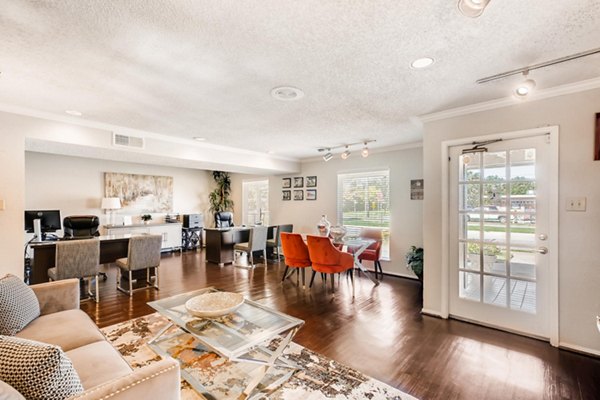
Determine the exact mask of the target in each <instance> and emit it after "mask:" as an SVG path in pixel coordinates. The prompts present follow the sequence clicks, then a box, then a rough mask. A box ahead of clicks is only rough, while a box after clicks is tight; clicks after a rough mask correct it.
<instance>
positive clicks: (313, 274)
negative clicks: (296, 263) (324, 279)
mask: <svg viewBox="0 0 600 400" xmlns="http://www.w3.org/2000/svg"><path fill="white" fill-rule="evenodd" d="M316 274H317V271H313V273H312V276H311V277H310V285H308V288H309V289H310V288H311V287H312V284H313V282H314V281H315V275H316Z"/></svg>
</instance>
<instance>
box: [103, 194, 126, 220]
mask: <svg viewBox="0 0 600 400" xmlns="http://www.w3.org/2000/svg"><path fill="white" fill-rule="evenodd" d="M100 208H102V209H103V210H104V211H105V212H108V215H109V217H108V223H109V225H114V223H115V222H114V220H113V219H114V210H118V209H120V208H121V199H119V198H118V197H104V198H103V199H102V205H101V206H100Z"/></svg>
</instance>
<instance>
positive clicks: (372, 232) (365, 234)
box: [358, 228, 383, 279]
mask: <svg viewBox="0 0 600 400" xmlns="http://www.w3.org/2000/svg"><path fill="white" fill-rule="evenodd" d="M360 237H361V238H363V239H375V240H376V242H375V243H373V244H371V245H370V246H369V247H367V248H366V249H365V251H363V252H362V253H360V255H359V256H358V260H359V261H360V262H361V264H362V261H363V260H367V261H373V266H374V267H375V279H377V270H379V273H380V274H381V279H383V269H382V268H381V263H380V262H379V256H380V255H381V242H382V241H383V238H382V237H381V229H369V228H363V229H362V230H361V232H360Z"/></svg>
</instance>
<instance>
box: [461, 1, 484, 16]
mask: <svg viewBox="0 0 600 400" xmlns="http://www.w3.org/2000/svg"><path fill="white" fill-rule="evenodd" d="M489 3H490V0H458V9H459V10H460V12H461V13H462V15H464V16H465V17H469V18H477V17H479V16H480V15H481V14H483V11H485V8H486V7H487V6H488V4H489Z"/></svg>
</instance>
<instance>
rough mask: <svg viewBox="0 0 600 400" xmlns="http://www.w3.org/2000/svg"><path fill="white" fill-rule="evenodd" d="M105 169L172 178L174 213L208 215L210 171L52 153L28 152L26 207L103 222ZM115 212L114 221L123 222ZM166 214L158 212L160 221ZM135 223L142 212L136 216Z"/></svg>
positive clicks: (26, 160) (105, 217)
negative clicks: (56, 210) (102, 201)
mask: <svg viewBox="0 0 600 400" xmlns="http://www.w3.org/2000/svg"><path fill="white" fill-rule="evenodd" d="M104 172H121V173H129V174H144V175H161V176H171V177H173V212H178V213H182V214H184V213H196V212H203V213H205V215H206V212H207V208H208V193H209V191H210V189H211V185H212V183H211V180H212V178H211V176H210V174H209V173H208V171H204V170H193V169H184V168H175V167H163V166H157V165H144V164H133V163H126V162H117V161H104V160H94V159H88V158H80V157H69V156H61V155H53V154H43V153H34V152H26V153H25V182H26V188H25V209H33V210H37V209H42V210H44V209H46V210H48V209H49V210H53V209H59V210H60V212H61V216H62V217H63V218H64V217H65V216H67V215H76V214H93V215H98V216H100V222H101V223H102V224H105V223H108V216H107V215H104V214H103V211H102V210H101V209H100V203H101V200H102V197H104ZM122 215H127V213H126V212H118V213H116V214H115V223H117V224H119V223H122ZM162 217H163V214H155V215H154V219H155V220H159V221H160V220H161V218H162ZM133 220H134V222H136V221H139V215H134V216H133Z"/></svg>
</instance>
